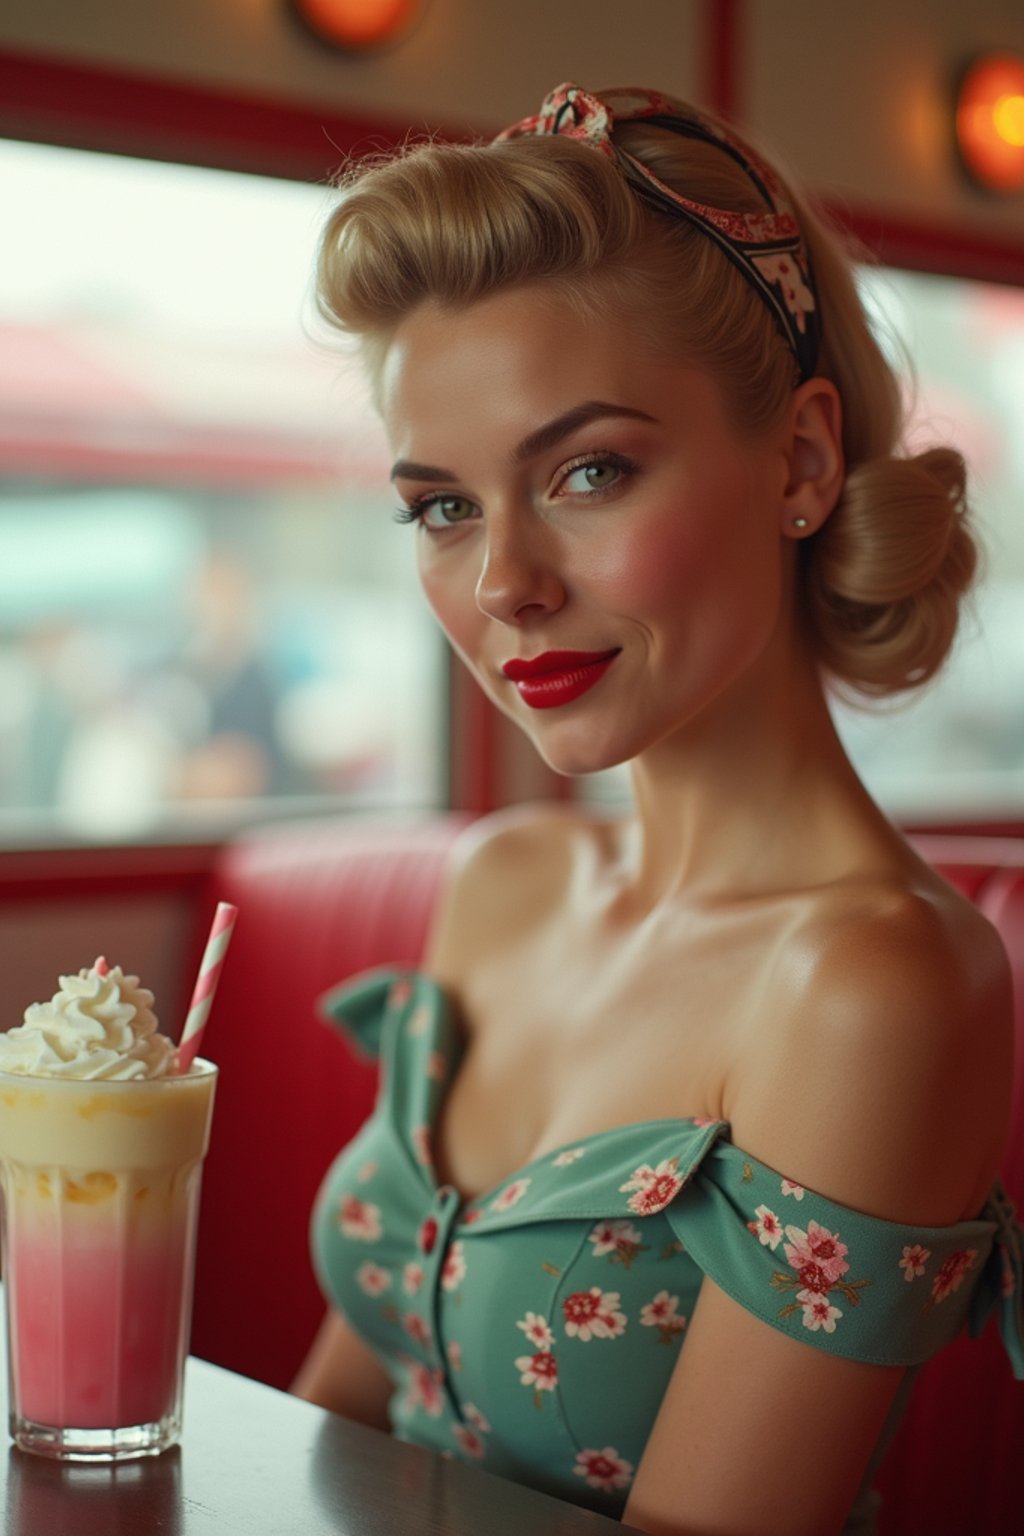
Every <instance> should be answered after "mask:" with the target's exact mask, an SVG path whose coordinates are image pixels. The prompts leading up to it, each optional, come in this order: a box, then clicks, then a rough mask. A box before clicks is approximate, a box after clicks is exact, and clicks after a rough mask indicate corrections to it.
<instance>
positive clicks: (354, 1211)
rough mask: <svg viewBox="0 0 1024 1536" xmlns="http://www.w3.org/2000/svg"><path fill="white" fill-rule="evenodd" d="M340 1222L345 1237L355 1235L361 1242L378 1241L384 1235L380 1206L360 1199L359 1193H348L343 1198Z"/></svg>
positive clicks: (339, 1215)
mask: <svg viewBox="0 0 1024 1536" xmlns="http://www.w3.org/2000/svg"><path fill="white" fill-rule="evenodd" d="M338 1224H339V1226H340V1227H341V1230H342V1232H343V1234H344V1235H345V1237H354V1238H356V1239H357V1240H358V1241H359V1242H361V1243H377V1242H379V1241H380V1239H381V1237H382V1235H383V1228H382V1226H381V1224H380V1206H378V1205H371V1204H370V1202H369V1201H368V1200H360V1199H359V1198H358V1196H357V1195H346V1196H345V1197H344V1199H343V1200H342V1202H341V1209H340V1211H339V1212H338Z"/></svg>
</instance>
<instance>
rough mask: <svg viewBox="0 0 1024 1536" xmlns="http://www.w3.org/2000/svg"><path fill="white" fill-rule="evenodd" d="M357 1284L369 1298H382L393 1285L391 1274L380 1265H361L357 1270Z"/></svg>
mask: <svg viewBox="0 0 1024 1536" xmlns="http://www.w3.org/2000/svg"><path fill="white" fill-rule="evenodd" d="M356 1284H357V1285H358V1286H359V1288H360V1290H363V1291H365V1292H366V1294H367V1296H380V1295H381V1294H382V1293H383V1292H384V1291H386V1290H387V1288H388V1286H389V1285H390V1284H391V1272H390V1270H387V1269H382V1268H381V1266H380V1265H379V1264H360V1266H359V1268H358V1269H357V1270H356Z"/></svg>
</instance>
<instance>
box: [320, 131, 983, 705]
mask: <svg viewBox="0 0 1024 1536" xmlns="http://www.w3.org/2000/svg"><path fill="white" fill-rule="evenodd" d="M615 135H616V139H617V141H618V142H620V143H621V144H622V146H623V148H625V149H628V151H629V153H630V154H631V155H633V156H634V157H635V158H637V159H639V160H643V161H644V162H645V163H646V164H647V165H649V166H650V167H651V169H652V170H654V172H655V174H656V175H657V176H658V177H659V178H660V179H661V180H662V181H664V182H666V183H668V184H669V185H671V186H674V187H676V188H677V189H678V190H680V191H681V192H684V193H685V194H686V195H687V196H688V197H690V198H692V199H695V200H697V201H700V202H704V203H708V204H711V205H713V206H716V207H719V208H726V209H730V210H732V211H735V212H753V211H757V210H758V209H761V208H763V207H764V203H763V200H762V199H761V197H760V194H759V193H758V192H757V190H756V189H755V187H754V186H753V184H752V183H751V182H750V180H749V179H748V177H747V176H746V174H745V173H744V171H743V170H742V168H741V167H739V166H738V165H737V164H736V163H735V162H734V161H733V160H732V159H731V157H729V156H728V155H726V154H723V153H721V152H720V151H718V150H717V149H715V148H714V147H713V146H711V145H709V144H706V143H703V142H700V141H697V140H694V139H689V138H684V137H681V136H678V135H676V134H673V133H671V132H668V131H666V130H664V129H659V128H655V127H650V126H647V125H645V124H643V123H639V122H638V123H625V124H622V125H620V126H618V127H617V128H616V130H615ZM342 193H343V195H342V197H341V201H340V203H339V205H338V207H337V208H336V209H335V211H334V213H333V214H332V216H331V218H330V220H329V222H328V224H327V227H326V229H325V231H324V235H323V240H322V243H321V247H320V254H319V266H318V278H319V282H318V302H319V307H320V310H321V313H322V314H323V315H324V316H325V317H326V319H327V320H328V321H329V322H330V323H331V324H332V325H334V326H336V327H338V328H339V329H341V330H343V331H345V332H346V333H348V334H350V335H352V336H354V337H357V338H358V339H359V341H360V345H361V349H362V353H363V356H364V359H365V362H366V364H367V367H368V369H369V373H370V377H371V381H372V382H374V384H375V386H376V383H377V382H378V381H379V376H380V369H381V365H382V362H383V358H384V355H385V353H386V351H387V348H388V345H389V343H390V340H391V338H392V336H393V334H394V331H395V329H396V328H397V326H398V325H399V324H400V323H401V321H402V320H403V319H404V318H405V317H406V316H408V315H409V314H410V313H411V312H412V311H413V310H414V309H415V308H416V307H417V306H418V305H419V304H421V303H423V302H424V301H427V300H430V301H433V302H435V303H437V304H439V305H441V306H443V307H449V306H450V307H452V308H460V307H463V306H466V305H470V304H472V303H474V302H475V301H477V300H479V299H482V298H485V297H487V296H488V295H490V294H493V293H496V292H498V291H501V290H503V289H507V288H512V287H515V286H517V285H524V284H535V285H538V286H539V287H540V288H541V291H546V292H550V293H551V294H552V296H553V297H554V298H556V299H558V300H559V301H561V302H564V303H569V304H571V305H572V306H574V307H575V308H576V309H577V310H579V311H581V312H583V313H585V314H587V315H590V316H594V317H599V318H607V317H608V316H609V315H627V316H628V317H629V321H630V324H631V326H632V327H633V328H634V330H635V332H636V333H637V334H638V336H639V338H640V339H641V340H642V341H643V342H644V343H645V344H646V345H648V346H650V347H652V348H653V349H654V350H656V351H659V352H662V353H668V354H670V355H675V356H685V357H686V358H687V360H688V361H691V362H695V363H697V364H701V365H704V366H706V367H707V368H709V369H710V370H711V371H713V372H714V373H715V374H716V376H717V377H718V379H719V380H720V382H721V384H722V387H723V389H724V392H725V396H726V399H727V400H728V402H729V404H730V408H731V410H732V412H733V415H734V418H735V420H736V421H737V422H738V423H739V424H740V425H742V426H745V427H748V428H750V429H751V430H759V429H761V428H765V427H768V426H771V425H772V424H774V423H776V422H777V421H778V420H780V419H781V416H782V414H783V412H784V411H785V409H786V405H787V402H788V400H789V398H790V395H791V392H792V390H793V387H794V384H795V382H796V368H795V363H794V358H793V354H792V352H791V351H790V348H789V346H788V344H787V343H786V341H785V339H784V338H783V336H782V333H781V331H780V330H779V328H778V326H777V324H776V322H775V321H774V319H773V318H772V316H771V314H770V312H769V310H768V308H767V306H766V305H765V304H764V302H763V301H762V300H761V299H760V298H759V297H758V295H757V294H756V293H755V292H754V290H753V289H752V288H751V286H750V284H749V283H748V282H747V281H746V280H745V279H744V278H743V277H742V276H741V275H740V274H739V273H738V272H737V271H736V270H735V269H734V268H733V266H732V265H731V263H730V262H729V261H727V260H726V258H725V257H724V256H723V255H722V254H721V253H720V252H719V251H718V250H717V248H716V247H715V246H714V244H713V243H712V242H711V240H709V239H708V238H707V236H706V235H704V234H703V233H702V232H701V231H700V230H699V229H697V228H695V227H694V226H692V225H691V224H689V223H687V222H686V221H685V220H683V219H671V218H667V217H663V216H659V215H656V214H653V213H651V212H650V211H648V209H647V208H646V207H645V206H644V204H643V203H642V202H641V201H640V200H639V198H637V196H636V195H635V194H634V193H633V192H632V191H631V190H630V189H629V186H628V184H627V182H626V181H625V179H624V177H623V176H622V174H621V172H620V171H619V170H618V169H617V168H616V166H615V164H614V162H613V161H612V160H611V159H609V158H607V157H606V156H604V155H601V154H599V153H597V152H596V151H595V150H594V149H593V148H591V147H590V146H587V145H583V144H580V143H577V142H575V141H574V140H571V139H567V138H564V137H558V136H554V137H546V138H517V139H512V140H507V141H502V142H500V143H494V144H475V145H440V144H425V145H424V144H421V145H418V146H415V147H413V148H411V149H407V150H405V151H404V152H401V153H399V154H397V155H395V156H393V157H390V158H387V159H379V160H374V161H370V162H366V161H364V162H361V163H359V164H357V165H355V166H353V167H351V168H350V169H349V170H348V171H347V172H346V173H345V175H344V177H343V180H342ZM788 195H789V197H790V199H791V202H792V204H793V206H794V207H795V209H796V211H797V215H798V218H799V221H800V224H801V228H802V231H803V235H804V240H805V243H806V245H807V248H808V251H809V253H810V258H811V263H812V267H813V270H814V274H815V279H816V284H817V289H818V297H819V303H820V308H821V316H822V329H823V339H822V348H821V354H820V358H819V362H818V367H817V370H816V371H817V373H818V374H819V375H820V376H822V377H824V378H827V379H831V380H832V382H833V383H834V384H835V385H836V387H837V389H838V391H839V394H840V397H841V400H842V405H843V449H844V453H845V459H846V478H845V483H844V487H843V491H842V494H841V497H840V499H839V501H838V503H837V505H836V507H835V509H834V510H833V512H832V514H831V515H830V516H829V518H828V519H827V520H826V521H825V523H824V525H823V526H822V527H821V529H820V530H819V531H818V532H817V533H816V534H815V535H813V536H812V537H810V538H808V539H806V540H804V541H803V543H802V544H801V546H800V557H801V565H800V593H801V603H802V612H803V619H804V623H805V627H806V631H807V635H808V639H809V643H810V644H811V645H812V646H813V648H814V652H815V655H816V656H817V658H818V660H819V662H820V664H821V666H822V667H823V668H824V669H825V670H826V671H827V672H828V673H829V674H831V676H832V678H833V679H834V680H836V681H838V682H839V683H840V684H841V685H843V690H844V692H845V691H849V690H853V691H855V692H857V693H860V694H862V695H885V694H891V693H895V692H899V691H900V690H903V689H907V688H912V687H915V686H916V685H918V684H920V683H923V682H925V681H927V679H928V678H930V677H931V676H933V674H934V673H935V672H936V671H937V670H938V668H939V667H940V666H941V664H942V662H943V661H944V659H945V657H946V655H947V653H948V651H949V648H950V646H951V644H952V641H953V637H954V634H955V632H956V626H957V615H958V609H959V603H960V599H961V597H962V595H963V594H964V592H965V591H966V590H967V588H968V587H969V585H970V583H971V580H972V577H973V574H974V570H975V564H976V550H975V545H974V541H973V540H972V538H971V535H970V533H969V531H968V527H967V521H968V519H967V506H966V495H965V468H964V463H963V460H962V458H961V457H960V455H959V454H958V453H956V452H955V451H954V450H953V449H951V448H934V449H932V450H930V451H929V452H926V453H920V454H917V455H909V456H908V455H904V454H901V453H900V451H899V449H900V442H901V438H902V433H903V427H904V421H903V406H902V399H901V391H900V386H899V382H898V380H897V378H896V376H895V374H894V372H893V370H892V368H891V367H890V365H889V363H888V362H887V360H886V358H885V356H884V355H883V353H882V351H881V349H880V347H879V345H878V342H877V341H876V339H875V337H874V335H873V333H872V331H871V328H870V325H869V323H868V320H867V317H866V315H865V312H864V308H863V306H862V304H861V301H860V298H859V296H858V293H857V289H856V285H855V282H854V278H853V271H852V264H851V259H850V256H849V255H848V254H847V252H846V250H845V249H844V247H843V244H842V242H841V240H840V238H839V236H838V234H837V233H836V232H835V231H834V230H832V229H831V228H830V227H829V226H828V224H827V222H826V220H825V219H824V217H823V216H822V214H821V213H820V212H819V211H818V210H816V209H814V208H812V207H811V206H810V204H809V203H808V202H807V201H806V200H805V199H802V198H800V197H798V196H796V195H795V194H794V193H793V191H792V189H791V188H790V189H789V192H788Z"/></svg>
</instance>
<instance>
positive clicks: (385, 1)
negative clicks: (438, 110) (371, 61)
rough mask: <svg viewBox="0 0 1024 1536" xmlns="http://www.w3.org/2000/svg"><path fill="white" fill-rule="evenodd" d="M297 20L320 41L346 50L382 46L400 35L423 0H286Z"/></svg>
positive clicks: (407, 26) (359, 51)
mask: <svg viewBox="0 0 1024 1536" xmlns="http://www.w3.org/2000/svg"><path fill="white" fill-rule="evenodd" d="M290 3H291V8H292V10H293V11H294V12H295V14H296V15H297V16H298V17H299V18H300V20H301V21H303V22H304V23H305V25H306V26H307V27H308V28H309V29H310V30H311V31H312V32H315V33H316V35H317V37H318V38H319V39H320V41H321V42H324V43H328V44H329V45H330V46H331V47H332V48H340V49H344V50H345V51H346V52H349V53H362V52H369V51H370V50H372V49H374V48H384V47H386V46H387V45H388V44H389V43H395V42H397V41H398V40H399V38H401V37H402V36H403V34H404V33H405V32H406V31H407V30H408V28H409V27H410V26H411V25H412V23H413V22H414V21H415V20H416V17H417V16H418V15H419V13H420V11H421V10H422V9H423V0H290Z"/></svg>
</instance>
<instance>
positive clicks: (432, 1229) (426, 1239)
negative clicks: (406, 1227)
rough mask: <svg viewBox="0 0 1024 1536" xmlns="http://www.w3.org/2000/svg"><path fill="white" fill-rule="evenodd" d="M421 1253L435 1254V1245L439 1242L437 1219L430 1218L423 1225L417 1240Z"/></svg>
mask: <svg viewBox="0 0 1024 1536" xmlns="http://www.w3.org/2000/svg"><path fill="white" fill-rule="evenodd" d="M416 1241H417V1243H418V1244H419V1249H420V1252H421V1253H433V1251H434V1244H435V1243H436V1242H437V1218H436V1217H435V1216H428V1217H427V1218H426V1220H425V1221H424V1222H423V1223H422V1225H421V1226H420V1230H419V1235H418V1237H417V1239H416Z"/></svg>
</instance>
